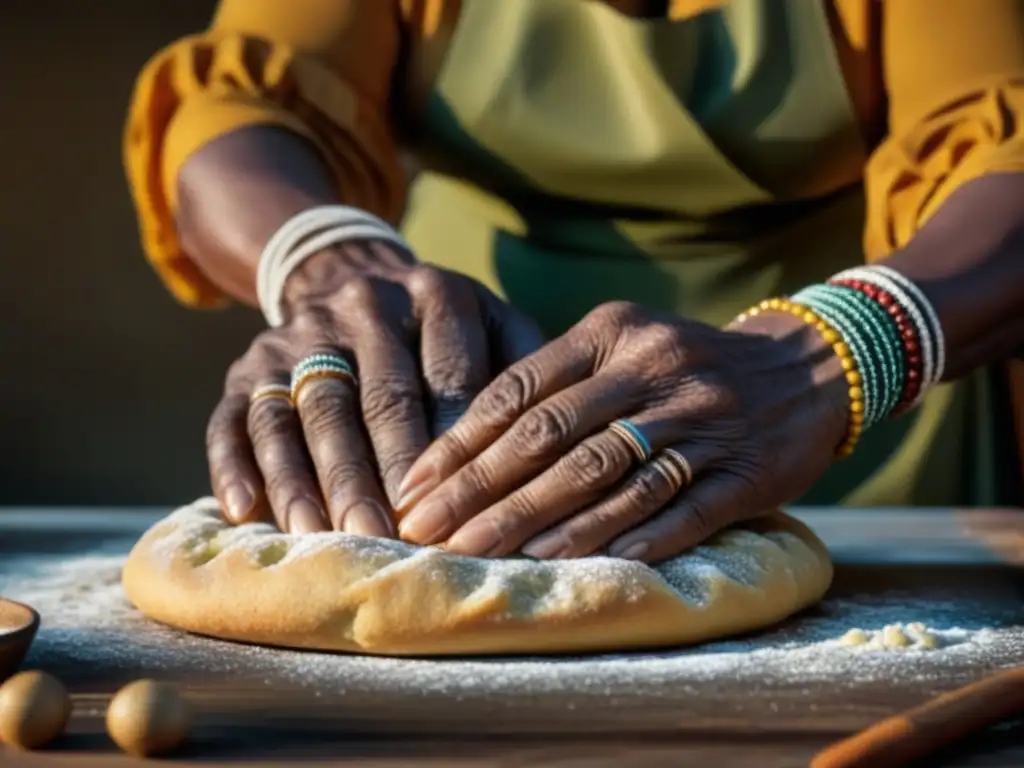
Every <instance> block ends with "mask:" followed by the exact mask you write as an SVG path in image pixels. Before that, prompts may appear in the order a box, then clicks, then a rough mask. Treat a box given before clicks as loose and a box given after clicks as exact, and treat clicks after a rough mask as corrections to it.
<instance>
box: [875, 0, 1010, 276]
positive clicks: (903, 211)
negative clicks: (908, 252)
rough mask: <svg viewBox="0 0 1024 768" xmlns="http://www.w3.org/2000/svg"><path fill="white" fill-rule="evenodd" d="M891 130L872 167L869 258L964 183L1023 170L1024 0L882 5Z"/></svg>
mask: <svg viewBox="0 0 1024 768" xmlns="http://www.w3.org/2000/svg"><path fill="white" fill-rule="evenodd" d="M881 7H882V9H883V13H884V16H883V19H882V29H883V32H882V36H883V40H882V41H881V45H882V57H883V63H884V72H885V85H886V90H887V92H888V99H889V135H888V138H887V139H886V140H885V141H884V142H883V143H882V144H881V145H880V146H879V147H878V149H877V150H876V151H875V152H874V153H873V155H872V157H871V159H870V161H869V163H868V166H867V169H866V176H865V182H866V193H867V206H868V208H867V225H866V229H865V233H864V246H865V251H866V253H867V257H868V259H869V260H874V259H879V258H882V257H884V256H886V255H887V254H889V253H890V252H892V251H893V250H895V249H897V248H900V247H902V246H904V245H905V244H906V243H907V242H908V241H909V240H910V239H911V238H912V237H913V236H914V234H915V233H916V232H917V231H918V230H919V229H920V228H921V227H922V226H923V224H924V223H925V222H926V221H927V220H928V219H929V217H930V216H932V214H934V213H935V211H936V210H937V209H938V208H939V207H940V206H941V205H942V204H943V203H944V202H945V201H946V200H947V199H948V198H949V196H950V194H952V193H953V191H954V190H956V189H957V188H958V187H959V186H961V185H962V184H965V183H966V182H968V181H971V180H973V179H976V178H977V177H979V176H983V175H985V174H989V173H999V172H1013V171H1017V172H1021V171H1024V0H973V2H965V1H964V0H890V1H889V2H885V3H882V4H881Z"/></svg>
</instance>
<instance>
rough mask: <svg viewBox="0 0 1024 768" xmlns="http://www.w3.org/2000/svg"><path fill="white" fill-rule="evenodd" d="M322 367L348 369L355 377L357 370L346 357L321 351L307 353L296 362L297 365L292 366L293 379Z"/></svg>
mask: <svg viewBox="0 0 1024 768" xmlns="http://www.w3.org/2000/svg"><path fill="white" fill-rule="evenodd" d="M322 368H330V369H336V370H339V371H347V372H348V373H350V374H351V375H352V377H353V378H355V371H354V370H353V369H352V365H351V364H350V363H349V361H348V360H346V359H345V358H344V357H342V356H341V355H332V354H325V353H322V352H320V353H316V354H312V355H307V356H306V357H304V358H302V359H301V360H299V362H297V363H296V364H295V367H294V368H292V381H295V380H296V379H298V378H299V377H300V376H302V374H304V373H306V372H307V371H310V370H313V369H322Z"/></svg>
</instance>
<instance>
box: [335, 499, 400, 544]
mask: <svg viewBox="0 0 1024 768" xmlns="http://www.w3.org/2000/svg"><path fill="white" fill-rule="evenodd" d="M342 530H343V531H345V533H352V534H355V535H356V536H377V537H384V538H391V537H393V536H394V532H395V529H394V526H393V525H392V524H391V516H390V515H389V514H388V513H387V512H386V511H385V510H384V507H382V506H381V505H380V504H378V503H377V502H375V501H364V502H363V503H361V504H358V505H356V506H355V507H352V508H351V509H350V510H349V511H348V512H347V513H346V514H345V519H344V520H343V521H342Z"/></svg>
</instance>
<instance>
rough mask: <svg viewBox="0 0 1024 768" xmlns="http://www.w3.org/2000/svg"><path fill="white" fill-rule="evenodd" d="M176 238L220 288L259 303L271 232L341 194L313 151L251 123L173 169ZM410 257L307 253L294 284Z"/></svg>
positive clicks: (293, 137) (331, 280) (336, 279)
mask: <svg viewBox="0 0 1024 768" xmlns="http://www.w3.org/2000/svg"><path fill="white" fill-rule="evenodd" d="M177 183H178V200H179V204H178V213H177V220H176V223H177V227H178V233H179V238H180V239H181V242H182V244H183V246H184V247H185V249H186V250H187V251H188V253H189V254H190V255H191V256H192V258H193V260H194V261H195V262H196V265H197V266H198V267H199V268H200V269H201V270H202V271H203V273H204V274H206V276H207V277H209V279H210V280H211V281H212V282H213V283H214V284H216V285H217V287H219V288H220V289H221V290H223V291H225V292H226V293H228V294H229V295H231V296H232V297H234V298H235V299H238V300H239V301H242V302H245V303H247V304H250V305H255V304H256V270H257V266H258V264H259V257H260V253H261V252H262V250H263V247H264V245H265V244H266V243H267V241H268V240H269V239H270V237H271V236H272V235H273V234H274V232H276V231H277V230H278V229H279V228H280V227H281V225H283V224H284V223H285V222H286V221H288V219H290V218H291V217H292V216H294V215H295V214H297V213H299V212H301V211H303V210H305V209H307V208H310V207H314V206H320V205H334V204H338V203H340V202H341V198H340V195H339V192H338V190H337V187H336V185H335V182H334V179H333V178H332V175H331V172H330V170H329V168H328V166H327V164H326V163H325V162H324V160H323V159H322V158H321V157H320V155H319V153H318V152H317V150H316V149H315V148H314V147H313V146H312V145H311V144H309V142H307V141H306V140H305V139H304V138H302V137H301V136H298V135H297V134H294V133H291V132H289V131H287V130H284V129H280V128H275V127H266V126H256V127H252V128H244V129H242V130H239V131H235V132H233V133H230V134H227V135H226V136H223V137H221V138H219V139H216V140H214V141H212V142H210V143H209V144H207V145H206V146H204V147H203V148H202V149H200V150H199V151H197V152H196V153H195V154H193V155H192V156H191V157H190V158H189V159H188V160H187V161H186V162H185V163H184V165H183V166H182V168H181V171H180V172H179V174H178V180H177ZM406 258H407V257H406V256H405V255H403V254H399V253H398V252H396V251H394V250H392V249H385V248H375V249H373V251H369V250H367V249H363V248H352V247H344V246H341V247H337V248H332V249H328V251H325V252H324V253H323V254H318V255H316V256H314V257H312V258H310V259H309V260H308V261H307V262H306V264H305V265H304V266H303V268H302V273H301V275H296V280H295V281H290V285H289V288H291V289H292V290H301V291H309V290H315V289H322V288H324V287H327V286H329V285H332V284H340V282H342V281H343V280H344V279H346V278H347V277H349V276H351V275H352V274H356V273H358V272H360V271H363V270H367V269H372V268H374V267H377V266H379V262H380V261H385V262H386V261H391V260H394V261H396V262H397V261H402V260H404V259H406Z"/></svg>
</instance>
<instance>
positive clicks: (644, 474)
mask: <svg viewBox="0 0 1024 768" xmlns="http://www.w3.org/2000/svg"><path fill="white" fill-rule="evenodd" d="M379 248H381V246H377V245H363V246H359V245H355V244H348V245H346V246H345V251H347V252H348V254H349V255H350V256H353V258H352V261H354V262H356V261H357V262H361V263H363V264H375V265H377V266H375V267H371V268H364V269H360V270H358V271H356V272H350V273H348V274H342V275H341V277H340V278H335V279H325V277H324V276H323V275H322V274H321V275H318V276H317V277H316V278H315V283H316V284H317V285H324V286H328V287H327V288H326V289H324V290H319V291H317V290H307V289H305V288H303V287H302V286H301V281H302V280H303V279H304V278H303V276H302V274H301V273H300V274H299V275H298V276H297V277H296V278H295V279H296V281H298V282H299V283H300V289H299V291H298V292H297V293H296V294H295V295H296V296H297V298H296V299H295V300H294V301H293V302H290V303H289V304H288V305H287V310H288V312H287V314H288V316H289V321H288V322H287V324H286V325H285V326H283V327H282V328H279V329H271V330H268V331H265V332H263V333H261V334H260V335H259V336H258V337H257V338H256V340H255V341H254V342H253V344H252V346H251V347H250V349H249V350H248V352H246V354H245V355H244V356H243V357H242V358H241V359H240V360H238V361H237V362H236V363H235V364H234V365H233V366H232V367H231V369H230V371H229V373H228V377H227V382H226V386H225V394H224V397H223V399H222V400H221V402H220V403H219V405H218V406H217V408H216V410H215V412H214V415H213V417H212V418H211V421H210V427H209V431H208V436H207V449H208V457H209V461H210V467H211V476H212V480H213V488H214V491H215V493H216V494H217V496H218V497H219V498H220V500H221V502H222V504H223V506H224V508H225V511H226V514H227V517H228V519H229V520H231V521H232V522H236V523H237V522H244V521H247V520H251V519H256V518H260V517H268V516H272V517H273V519H274V520H275V521H276V522H277V524H278V526H279V527H280V528H281V529H282V530H287V531H293V532H308V531H317V530H328V529H330V528H334V529H337V530H344V531H348V532H351V533H360V534H367V535H376V536H394V535H396V533H397V534H398V535H400V536H401V537H402V538H403V539H405V540H407V541H411V542H413V543H416V544H424V545H426V544H437V543H442V542H444V543H445V547H446V549H447V550H448V551H451V552H455V553H458V554H466V555H480V556H501V555H506V554H510V553H513V552H516V551H522V552H524V553H525V554H528V555H531V556H534V557H576V556H582V555H587V554H591V553H594V552H598V551H607V552H608V553H609V554H612V555H617V556H622V557H630V558H635V559H641V560H645V561H648V562H651V561H657V560H659V559H663V558H665V557H670V556H672V555H675V554H677V553H679V552H681V551H683V550H684V549H686V548H688V547H690V546H693V545H695V544H697V543H699V542H700V541H701V540H702V539H704V538H706V537H707V536H709V535H711V534H712V533H714V532H715V531H717V530H719V529H721V528H723V527H725V526H728V525H730V524H732V523H735V522H737V521H739V520H741V519H743V518H747V517H751V516H754V515H756V514H759V513H761V512H763V511H766V510H770V509H772V508H774V507H775V506H777V505H778V504H780V503H784V502H786V501H789V500H791V499H793V498H796V497H797V496H799V495H800V494H802V493H803V492H804V491H806V490H807V489H808V488H809V487H810V486H811V484H812V483H813V482H814V481H815V480H816V479H817V478H818V477H819V476H820V475H821V474H822V473H823V472H824V470H825V469H826V468H827V467H828V465H829V464H830V463H831V460H832V456H833V451H834V448H835V446H836V445H837V444H838V443H839V442H840V440H841V439H842V437H843V433H844V430H845V424H846V406H847V403H846V392H845V384H844V382H843V376H842V371H841V369H840V368H839V367H838V363H837V361H835V359H834V357H833V356H832V355H831V354H830V352H829V350H828V349H827V347H825V345H824V344H823V342H821V340H820V339H819V338H817V334H816V333H814V332H813V330H811V329H808V328H806V327H804V326H803V324H802V323H801V322H800V321H799V320H798V319H796V318H793V317H791V316H789V315H782V314H779V315H773V314H771V313H765V314H762V315H758V316H757V317H755V318H752V319H751V320H750V321H748V323H747V324H745V325H744V327H743V331H742V332H740V331H739V330H737V329H727V330H719V329H715V328H712V327H710V326H707V325H704V324H701V323H697V322H694V321H689V320H685V319H681V318H679V317H676V316H670V315H665V314H659V313H655V312H651V311H649V310H647V309H644V308H642V307H640V306H637V305H634V304H628V303H613V304H607V305H603V306H601V307H598V308H597V309H595V310H594V311H593V312H591V313H590V314H589V315H587V316H586V317H585V318H584V319H583V320H581V321H580V322H579V323H578V324H577V325H575V326H574V327H573V328H571V329H570V330H569V331H568V332H567V333H566V334H564V335H563V336H561V337H560V338H558V339H555V340H554V341H551V342H550V343H548V344H543V338H542V336H541V334H540V332H539V330H538V329H537V328H536V326H535V325H534V324H533V323H532V322H531V321H530V320H529V319H528V318H526V317H525V316H523V315H522V314H521V313H519V312H517V311H516V310H515V309H514V308H512V307H510V306H508V305H507V304H504V303H503V302H501V301H500V300H499V299H498V298H497V297H495V296H494V295H493V294H491V293H490V292H489V291H487V289H486V288H484V287H483V286H481V285H479V284H477V283H475V282H474V281H472V280H470V279H469V278H467V277H465V276H462V275H458V274H455V273H452V272H447V271H445V270H440V269H436V268H433V267H428V266H420V265H415V264H410V263H407V262H403V261H401V260H395V259H394V258H385V259H376V260H375V259H373V258H370V257H371V256H372V253H368V251H373V250H374V249H379ZM360 249H362V251H361V252H360ZM392 255H393V254H392ZM317 258H318V259H319V258H321V257H317ZM325 258H329V259H331V260H332V261H331V262H330V263H331V264H334V265H341V266H340V267H339V269H341V270H342V272H344V263H345V261H344V260H345V253H342V254H340V255H339V254H331V255H330V256H328V257H325ZM324 263H327V262H322V263H321V264H319V266H318V265H317V263H315V262H314V263H313V264H312V267H311V269H312V272H311V274H315V272H316V270H317V269H321V270H322V269H323V268H324V266H323V265H324ZM309 279H311V280H312V279H314V278H309ZM316 352H332V353H337V354H342V355H343V356H345V357H346V358H347V359H348V360H349V361H350V362H352V363H353V364H354V365H355V366H356V368H357V370H358V375H359V388H358V390H357V389H354V388H352V387H351V386H350V385H348V384H347V383H346V382H344V381H339V380H332V379H323V380H318V381H316V382H313V383H311V384H308V385H306V386H305V387H304V388H303V389H302V391H301V392H300V394H299V397H298V401H297V402H296V403H295V405H294V407H292V405H290V404H289V403H288V402H287V401H286V400H283V399H280V398H262V399H259V400H256V401H255V402H253V403H252V404H250V402H249V395H250V393H251V392H253V391H254V390H255V389H256V388H257V387H259V386H261V385H264V384H267V383H274V382H277V383H287V382H288V379H289V376H290V371H291V368H292V367H293V366H294V365H295V363H296V362H298V361H299V360H300V359H301V358H303V357H305V356H307V355H309V354H313V353H316ZM620 418H624V419H628V420H630V421H631V422H633V423H634V424H635V425H637V426H638V427H639V428H640V429H641V431H642V432H643V433H644V435H645V436H646V437H647V439H648V440H649V441H650V443H651V446H652V447H653V449H654V451H655V454H656V453H657V451H658V450H659V449H662V448H666V447H671V448H674V449H675V450H676V451H678V452H679V453H680V454H682V455H683V456H684V457H685V458H686V459H687V460H688V462H689V464H690V466H691V468H692V470H693V478H692V482H690V484H689V486H688V487H686V488H683V487H682V486H683V485H684V484H685V479H684V478H683V477H682V476H681V473H678V472H676V473H672V472H665V471H664V468H663V467H662V466H660V465H659V462H657V461H651V462H648V463H646V464H644V465H642V466H638V465H637V462H636V458H635V456H634V455H633V453H632V451H631V450H630V447H629V445H628V443H626V442H625V441H624V440H623V439H622V438H621V437H620V436H618V435H617V434H615V433H614V432H611V431H609V430H607V429H606V427H607V426H608V424H609V423H611V422H613V421H615V420H616V419H620ZM396 513H397V514H396ZM398 518H400V519H401V522H400V524H399V525H398V530H397V531H396V530H395V526H394V524H393V521H394V520H395V519H398Z"/></svg>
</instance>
